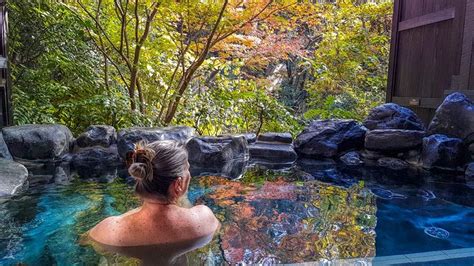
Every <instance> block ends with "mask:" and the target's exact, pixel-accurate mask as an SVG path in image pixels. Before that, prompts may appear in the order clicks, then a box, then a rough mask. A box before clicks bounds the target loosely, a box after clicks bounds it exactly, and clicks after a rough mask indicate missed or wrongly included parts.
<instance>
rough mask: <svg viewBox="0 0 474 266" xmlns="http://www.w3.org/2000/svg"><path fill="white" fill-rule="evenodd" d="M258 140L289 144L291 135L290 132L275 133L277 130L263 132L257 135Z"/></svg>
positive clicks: (291, 138)
mask: <svg viewBox="0 0 474 266" xmlns="http://www.w3.org/2000/svg"><path fill="white" fill-rule="evenodd" d="M257 140H258V141H265V142H280V143H286V144H290V143H292V142H293V137H292V136H291V134H290V133H277V132H269V133H263V134H260V135H258V138H257Z"/></svg>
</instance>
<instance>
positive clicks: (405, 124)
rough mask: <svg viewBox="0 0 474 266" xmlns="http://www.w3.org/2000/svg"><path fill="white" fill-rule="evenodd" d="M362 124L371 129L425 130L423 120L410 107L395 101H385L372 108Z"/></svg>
mask: <svg viewBox="0 0 474 266" xmlns="http://www.w3.org/2000/svg"><path fill="white" fill-rule="evenodd" d="M364 126H365V127H366V128H368V129H370V130H373V129H408V130H425V127H424V125H423V122H422V121H421V120H420V119H419V118H418V116H417V115H416V114H415V113H414V112H413V111H412V110H410V109H408V108H406V107H402V106H400V105H398V104H395V103H386V104H382V105H380V106H378V107H375V108H374V109H372V110H371V111H370V113H369V115H368V116H367V118H366V119H365V121H364Z"/></svg>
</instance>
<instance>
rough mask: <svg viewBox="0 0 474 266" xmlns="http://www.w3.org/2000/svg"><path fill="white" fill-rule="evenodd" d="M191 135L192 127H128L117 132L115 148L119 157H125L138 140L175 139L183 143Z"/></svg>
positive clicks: (192, 133)
mask: <svg viewBox="0 0 474 266" xmlns="http://www.w3.org/2000/svg"><path fill="white" fill-rule="evenodd" d="M193 136H194V129H193V128H190V127H165V128H138V127H137V128H128V129H124V130H121V131H120V132H119V133H118V136H117V148H118V153H119V155H120V157H121V158H122V159H126V157H127V153H128V152H130V151H133V148H134V145H135V143H137V142H139V141H147V142H154V141H157V140H175V141H178V142H181V143H183V144H184V143H185V142H186V141H187V140H188V139H190V138H191V137H193Z"/></svg>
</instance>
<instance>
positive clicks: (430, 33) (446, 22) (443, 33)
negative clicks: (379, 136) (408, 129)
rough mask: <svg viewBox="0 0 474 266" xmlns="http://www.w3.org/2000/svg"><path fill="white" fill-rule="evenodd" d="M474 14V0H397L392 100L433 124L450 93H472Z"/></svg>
mask: <svg viewBox="0 0 474 266" xmlns="http://www.w3.org/2000/svg"><path fill="white" fill-rule="evenodd" d="M473 18H474V0H395V1H394V14H393V31H392V42H391V51H390V67H389V81H388V88H387V101H388V102H395V103H398V104H401V105H404V106H409V107H410V108H412V109H413V110H414V111H415V112H417V114H418V115H419V116H420V118H421V119H422V120H423V121H424V122H425V123H428V122H429V121H430V120H431V118H432V117H433V115H434V112H435V110H436V108H437V107H438V106H439V104H440V103H441V102H442V100H443V99H444V97H445V96H446V95H447V94H449V93H450V92H453V91H462V92H464V93H466V94H471V93H473V92H474V91H472V90H470V89H474V69H473V68H474V64H473V59H474V58H473V53H472V47H473V44H474V43H473V34H474V19H473ZM471 70H472V71H471ZM471 96H474V95H471Z"/></svg>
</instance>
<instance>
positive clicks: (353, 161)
mask: <svg viewBox="0 0 474 266" xmlns="http://www.w3.org/2000/svg"><path fill="white" fill-rule="evenodd" d="M339 159H340V160H341V161H342V162H343V163H344V164H345V165H350V166H355V165H361V164H363V163H364V162H363V161H362V160H361V158H360V154H359V153H358V152H356V151H351V152H348V153H346V154H344V155H343V156H341V157H340V158H339Z"/></svg>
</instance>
